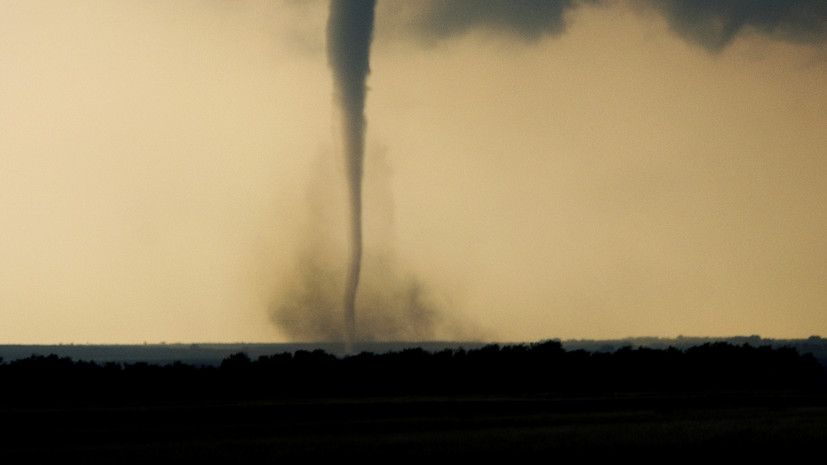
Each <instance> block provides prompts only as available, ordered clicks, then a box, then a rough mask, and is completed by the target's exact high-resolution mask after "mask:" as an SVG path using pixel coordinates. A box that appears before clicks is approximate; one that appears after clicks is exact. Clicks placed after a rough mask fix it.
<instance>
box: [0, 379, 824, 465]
mask: <svg viewBox="0 0 827 465" xmlns="http://www.w3.org/2000/svg"><path fill="white" fill-rule="evenodd" d="M2 415H3V419H4V420H3V425H4V434H3V436H2V447H3V455H4V456H5V457H7V458H14V459H20V460H26V461H41V460H55V459H59V460H67V459H69V458H78V459H80V460H82V461H83V463H90V462H91V463H123V462H132V463H135V462H155V461H162V462H179V461H189V460H197V461H211V462H214V461H216V460H220V461H232V462H233V463H238V461H239V460H245V461H246V460H257V461H258V460H265V461H269V460H276V459H294V460H307V459H313V458H320V459H321V458H347V457H352V458H360V459H370V460H377V461H379V460H383V461H384V460H397V459H401V460H411V459H428V458H434V459H482V458H488V459H498V460H500V459H501V460H514V459H526V458H535V457H536V458H542V457H552V456H554V454H559V453H576V454H578V455H579V456H581V457H584V458H585V457H588V456H605V455H606V454H634V455H635V456H637V457H639V458H644V457H651V458H657V457H662V458H663V459H665V460H671V459H676V458H687V457H697V458H703V457H709V456H711V455H719V454H727V455H730V456H732V457H733V458H734V457H740V458H748V457H749V458H754V457H768V456H770V455H772V456H780V457H784V458H787V459H789V458H792V457H796V456H801V457H803V456H805V455H808V454H809V453H814V452H821V451H822V450H823V447H824V444H827V442H825V441H826V440H827V399H826V398H825V397H824V396H823V395H818V396H809V397H803V396H798V395H796V396H792V395H791V396H783V395H780V394H773V395H766V396H761V395H756V394H754V393H747V394H740V395H739V394H729V395H722V394H717V395H714V396H709V395H698V394H695V395H686V396H670V397H660V396H652V395H634V394H626V395H623V396H617V397H606V398H542V397H534V398H520V397H471V398H381V399H355V400H354V399H313V400H308V399H305V400H300V399H293V400H291V401H282V402H275V401H271V402H247V403H244V402H233V403H218V404H209V403H187V402H179V403H175V404H163V403H158V404H143V405H132V406H130V405H118V406H95V407H92V406H88V407H83V406H75V407H72V408H51V409H38V408H11V407H6V408H5V409H4V410H3V411H2ZM662 454H667V455H665V456H663V455H662ZM7 463H8V462H7Z"/></svg>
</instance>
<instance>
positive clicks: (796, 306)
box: [0, 0, 827, 344]
mask: <svg viewBox="0 0 827 465" xmlns="http://www.w3.org/2000/svg"><path fill="white" fill-rule="evenodd" d="M517 3H519V2H517ZM728 3H730V2H727V1H722V2H720V4H721V5H726V4H728ZM799 3H802V4H807V2H799ZM469 4H470V5H474V3H473V2H470V3H469V2H468V1H467V0H460V1H456V2H452V3H450V6H448V7H445V6H444V5H443V6H440V2H430V1H424V0H423V1H414V0H389V1H382V0H380V1H379V4H378V6H377V10H376V23H375V24H376V29H375V31H374V40H373V46H372V53H371V74H370V76H369V78H368V86H369V91H368V97H367V106H366V116H367V134H366V142H367V149H366V154H365V157H366V159H365V180H364V195H365V207H364V208H365V266H364V269H363V276H362V282H361V284H360V295H359V297H358V300H357V312H359V311H361V314H360V316H357V319H360V318H361V319H360V320H359V321H360V324H361V328H362V331H363V334H364V337H366V338H373V339H488V340H497V341H534V340H540V339H547V338H562V339H572V338H575V339H583V338H594V339H599V338H620V337H627V336H664V337H671V336H677V335H685V336H732V335H752V334H758V335H761V336H762V337H769V338H789V337H807V336H810V335H814V334H820V335H825V334H827V308H825V302H827V234H825V229H827V204H826V203H825V202H827V40H825V36H827V20H825V18H826V17H827V13H825V10H827V7H821V6H820V2H813V4H815V5H818V6H816V7H813V11H810V12H805V13H808V14H804V13H802V12H786V13H788V15H787V16H784V17H782V18H780V19H779V18H776V17H773V16H772V15H769V16H766V15H764V13H763V12H758V13H755V14H754V15H750V12H743V11H737V12H736V11H734V10H733V11H730V10H727V9H726V8H724V7H721V9H720V10H716V11H694V10H695V8H694V7H692V6H691V5H700V4H701V3H694V4H693V3H692V2H688V3H687V1H685V0H670V1H666V2H659V3H653V2H650V1H649V0H614V1H608V0H605V1H596V2H595V1H571V2H559V6H557V7H555V8H552V9H550V10H548V9H547V10H548V11H543V12H540V13H542V14H540V13H537V12H534V13H533V14H529V15H525V14H523V13H524V12H523V13H521V12H520V11H514V12H512V11H510V10H511V9H510V8H508V7H506V6H503V5H508V4H511V5H515V4H516V3H509V2H505V3H499V2H486V3H485V5H487V6H485V7H481V8H476V9H475V8H470V9H469V7H468V5H469ZM653 5H656V6H653ZM687 5H690V6H687ZM565 6H568V7H565ZM699 8H700V7H699ZM541 10H542V8H541ZM735 13H738V14H737V15H736V14H735ZM759 13H761V14H759ZM802 18H805V19H807V21H804V20H803V19H802ZM326 21H327V3H326V2H325V1H321V0H318V1H306V2H299V1H288V0H285V1H264V0H261V1H254V0H240V1H223V0H211V1H185V0H182V1H176V2H168V1H161V0H151V1H145V2H137V1H124V2H102V1H79V0H70V1H65V2H53V1H37V0H32V1H25V2H14V1H12V2H0V66H1V67H2V72H0V343H27V344H28V343H87V342H89V343H136V342H143V341H146V342H161V341H166V342H236V341H248V342H270V341H274V342H276V341H287V340H291V339H304V340H307V339H313V338H318V339H322V338H329V337H331V334H335V332H336V330H330V329H329V328H330V327H331V326H332V327H335V326H336V325H338V324H339V314H338V312H339V311H340V310H339V309H338V308H337V305H339V302H338V299H339V294H340V292H341V289H340V288H341V286H342V285H343V284H342V279H343V278H342V277H341V274H342V273H343V271H342V270H344V266H345V265H344V263H343V261H344V257H345V240H346V228H345V216H346V211H347V210H346V207H347V205H346V199H345V187H344V174H343V173H344V168H343V161H342V160H341V157H340V153H339V152H340V151H339V147H338V142H337V137H336V128H335V127H334V118H333V114H334V108H333V101H332V80H331V75H330V70H329V69H328V66H327V59H326V56H325V50H324V45H325V27H326ZM801 24H804V25H805V26H806V27H804V26H801ZM799 26H801V27H799Z"/></svg>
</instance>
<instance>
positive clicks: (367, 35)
mask: <svg viewBox="0 0 827 465" xmlns="http://www.w3.org/2000/svg"><path fill="white" fill-rule="evenodd" d="M375 4H376V1H375V0H331V1H330V15H329V17H328V22H327V59H328V64H329V66H330V69H331V71H332V74H333V92H334V99H335V102H336V104H337V105H338V107H339V109H340V115H339V116H340V117H341V127H342V137H343V148H344V156H345V171H346V177H347V184H348V196H349V205H350V228H349V234H348V239H349V244H350V253H349V264H348V267H347V276H346V277H345V291H344V305H343V307H344V338H345V350H346V352H351V350H352V348H353V342H354V341H355V340H356V291H357V288H358V287H359V273H360V269H361V263H362V171H363V160H364V151H365V125H366V120H365V96H366V93H367V86H366V84H365V80H366V79H367V76H368V73H370V65H369V61H370V60H369V58H370V43H371V39H372V37H373V16H374V7H375Z"/></svg>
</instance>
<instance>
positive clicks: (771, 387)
mask: <svg viewBox="0 0 827 465" xmlns="http://www.w3.org/2000/svg"><path fill="white" fill-rule="evenodd" d="M825 388H827V383H826V382H825V369H824V367H822V366H821V365H820V364H819V363H818V361H817V360H816V359H815V358H814V357H813V356H812V355H811V354H809V353H807V354H800V353H799V352H798V351H797V350H795V349H793V348H790V347H781V348H772V347H771V346H758V347H755V346H751V345H749V344H743V345H735V344H731V343H726V342H716V343H706V344H702V345H698V346H693V347H690V348H688V349H684V350H680V349H676V348H673V347H670V348H667V349H651V348H645V347H638V348H633V347H623V348H621V349H618V350H616V351H614V352H588V351H585V350H569V351H567V350H564V349H563V347H562V344H561V343H560V342H559V341H556V340H549V341H542V342H537V343H531V344H516V345H499V344H490V345H486V346H484V347H480V348H478V349H471V350H465V349H462V348H457V349H444V350H440V351H436V352H430V351H426V350H423V349H421V348H410V349H404V350H400V351H390V352H386V353H382V354H376V353H371V352H362V353H359V354H355V355H348V356H344V357H337V356H335V355H332V354H329V353H327V352H325V351H323V350H313V351H308V350H299V351H296V352H293V353H289V352H285V353H280V354H274V355H269V356H260V357H258V358H257V359H251V358H250V357H249V356H248V355H247V354H246V353H244V352H238V353H235V354H232V355H230V356H228V357H227V358H225V359H224V360H223V361H222V362H221V364H220V365H218V366H206V365H204V366H195V365H190V364H186V363H181V362H175V363H171V364H165V365H154V364H150V363H145V362H138V363H116V362H107V363H96V362H94V361H75V360H72V359H70V358H68V357H59V356H56V355H48V356H43V355H32V356H31V357H28V358H23V359H18V360H14V361H10V362H4V361H2V360H0V394H2V399H4V400H3V402H6V403H8V402H30V401H35V402H37V403H38V404H43V403H54V404H65V403H76V402H98V401H113V402H119V403H123V402H131V401H135V402H138V401H145V400H170V401H174V400H199V399H201V400H205V401H210V400H222V399H223V400H229V399H279V398H294V397H308V396H384V395H474V394H502V395H512V394H517V395H520V394H554V393H557V394H577V395H593V394H607V393H621V392H627V393H681V392H705V391H798V392H800V391H810V390H820V391H823V390H825Z"/></svg>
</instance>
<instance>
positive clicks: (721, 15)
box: [644, 0, 827, 51]
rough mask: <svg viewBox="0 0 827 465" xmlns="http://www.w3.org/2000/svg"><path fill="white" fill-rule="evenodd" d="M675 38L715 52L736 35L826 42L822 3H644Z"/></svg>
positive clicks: (788, 0) (694, 0) (765, 0)
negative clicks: (747, 33) (758, 35)
mask: <svg viewBox="0 0 827 465" xmlns="http://www.w3.org/2000/svg"><path fill="white" fill-rule="evenodd" d="M644 2H645V3H646V4H648V5H649V6H651V7H652V8H654V9H656V10H657V11H659V12H660V13H661V14H662V15H663V16H664V17H665V18H666V20H667V21H668V22H669V25H670V27H671V28H672V30H674V31H675V32H676V33H677V34H678V35H680V36H681V37H683V38H684V39H687V40H689V41H692V42H695V43H697V44H699V45H701V46H703V47H704V48H706V49H708V50H712V51H718V50H721V49H723V48H724V47H726V46H727V45H728V44H729V43H731V42H732V41H733V40H734V39H735V37H737V36H738V35H739V34H742V33H746V32H748V31H752V32H758V33H760V34H765V35H768V36H772V37H775V38H778V39H782V40H786V41H790V42H802V43H818V42H824V41H825V39H827V1H825V0H644Z"/></svg>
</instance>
